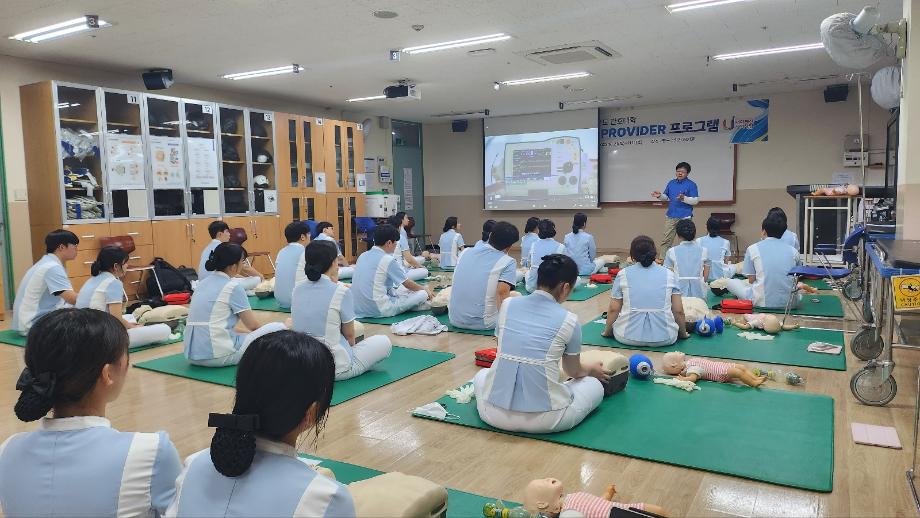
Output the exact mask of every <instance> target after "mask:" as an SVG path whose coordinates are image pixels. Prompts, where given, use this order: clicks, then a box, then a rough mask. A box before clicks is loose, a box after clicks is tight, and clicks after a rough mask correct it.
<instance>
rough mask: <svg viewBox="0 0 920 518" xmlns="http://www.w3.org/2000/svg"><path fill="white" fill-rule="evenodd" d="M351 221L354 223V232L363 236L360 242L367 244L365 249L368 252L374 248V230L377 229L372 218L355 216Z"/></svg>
mask: <svg viewBox="0 0 920 518" xmlns="http://www.w3.org/2000/svg"><path fill="white" fill-rule="evenodd" d="M353 220H354V222H355V232H356V233H358V234H364V237H362V238H361V241H364V243H366V244H367V249H368V250H370V248H371V247H372V246H374V229H376V228H377V222H376V221H374V218H369V217H367V216H355V217H354V218H353Z"/></svg>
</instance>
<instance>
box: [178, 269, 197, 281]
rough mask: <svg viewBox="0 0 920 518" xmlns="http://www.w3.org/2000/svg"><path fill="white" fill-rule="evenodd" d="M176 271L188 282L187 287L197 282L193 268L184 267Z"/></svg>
mask: <svg viewBox="0 0 920 518" xmlns="http://www.w3.org/2000/svg"><path fill="white" fill-rule="evenodd" d="M176 271H178V272H179V273H181V274H182V276H183V277H185V279H186V280H187V281H188V284H189V286H191V285H193V284H194V283H195V282H196V281H197V280H198V272H196V271H195V269H194V268H188V267H185V266H180V267H178V268H176Z"/></svg>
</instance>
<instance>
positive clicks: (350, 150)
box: [342, 122, 364, 192]
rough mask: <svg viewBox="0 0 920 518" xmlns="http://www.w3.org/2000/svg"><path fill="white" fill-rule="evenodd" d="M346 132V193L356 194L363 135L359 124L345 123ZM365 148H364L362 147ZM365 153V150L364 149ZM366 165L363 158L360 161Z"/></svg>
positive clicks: (344, 129)
mask: <svg viewBox="0 0 920 518" xmlns="http://www.w3.org/2000/svg"><path fill="white" fill-rule="evenodd" d="M342 128H343V131H344V132H345V165H344V171H345V191H346V192H356V191H357V188H356V185H357V181H356V180H355V173H357V172H358V161H359V158H358V141H360V140H363V136H362V135H363V134H362V132H361V131H359V130H358V123H356V122H345V123H343V125H342ZM362 147H363V146H362ZM362 153H363V149H362ZM360 161H361V163H364V159H363V157H362V158H361V159H360Z"/></svg>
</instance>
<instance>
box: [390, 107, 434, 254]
mask: <svg viewBox="0 0 920 518" xmlns="http://www.w3.org/2000/svg"><path fill="white" fill-rule="evenodd" d="M393 124H412V125H414V126H418V150H419V167H418V178H420V179H421V184H422V185H421V189H418V188H417V187H418V186H417V182H415V181H414V180H413V185H412V190H413V194H414V199H413V201H414V203H413V209H412V212H414V213H416V214H419V215H420V217H419V218H416V222H415V224H416V228H420V229H421V230H422V233H428V232H427V226H426V225H425V142H424V135H423V131H422V129H423V125H422V123H421V122H415V121H407V120H400V119H392V120H391V122H390V128H391V130H390V131H392V127H393ZM397 147H402V146H397V145H396V143H395V142H393V141H391V143H390V149H391V152H392V153H393V192H394V193H396V194H399V195H400V198H403V199H404V198H405V195H404V193H403V185H405V184H404V183H402V184H397V183H396V171H397V167H396V148H397ZM400 175H402V173H400ZM403 181H405V180H403ZM403 207H405V201H403ZM413 230H414V229H413ZM416 234H418V233H417V232H416ZM428 244H429V245H430V244H431V243H428Z"/></svg>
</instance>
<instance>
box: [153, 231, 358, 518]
mask: <svg viewBox="0 0 920 518" xmlns="http://www.w3.org/2000/svg"><path fill="white" fill-rule="evenodd" d="M314 244H315V243H314ZM310 246H313V244H311V245H310ZM334 377H335V362H334V361H333V358H332V354H330V352H329V350H328V349H327V348H326V347H325V346H323V344H321V343H320V342H319V341H317V340H316V339H314V338H312V337H310V336H308V335H305V334H303V333H297V332H294V331H281V332H278V333H272V334H269V335H266V336H263V337H261V338H259V339H258V340H256V341H255V342H253V345H252V347H250V348H249V349H248V350H247V351H246V353H245V354H243V359H242V360H240V364H239V368H238V369H237V372H236V399H235V401H234V404H233V411H232V412H231V413H229V414H211V415H210V416H209V418H208V426H211V427H216V428H217V431H216V432H215V433H214V438H213V439H212V440H211V448H210V449H207V450H202V451H200V452H198V453H195V454H192V455H191V456H190V457H189V458H188V459H187V460H186V462H185V469H184V470H183V471H182V474H181V475H180V476H179V479H178V480H177V481H176V487H177V491H176V499H175V500H174V501H173V503H172V505H170V507H169V509H168V510H167V512H166V516H169V517H172V516H177V517H184V516H215V515H219V516H275V517H283V516H313V517H325V516H328V517H335V518H339V517H342V518H349V517H353V516H355V506H354V501H353V500H352V497H351V494H350V493H349V492H348V488H347V487H345V486H344V485H342V484H340V483H338V482H336V481H335V480H333V479H331V478H327V477H326V476H324V475H322V474H320V473H318V472H317V471H316V470H314V469H313V468H311V467H310V466H308V465H307V464H305V463H303V462H301V461H300V460H299V459H298V458H297V440H298V438H299V437H300V436H301V435H303V434H304V433H308V432H310V431H313V433H314V437H318V436H319V434H320V433H321V432H322V429H323V427H324V426H325V422H326V418H327V415H328V411H329V406H330V403H331V401H332V385H333V379H334Z"/></svg>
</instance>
